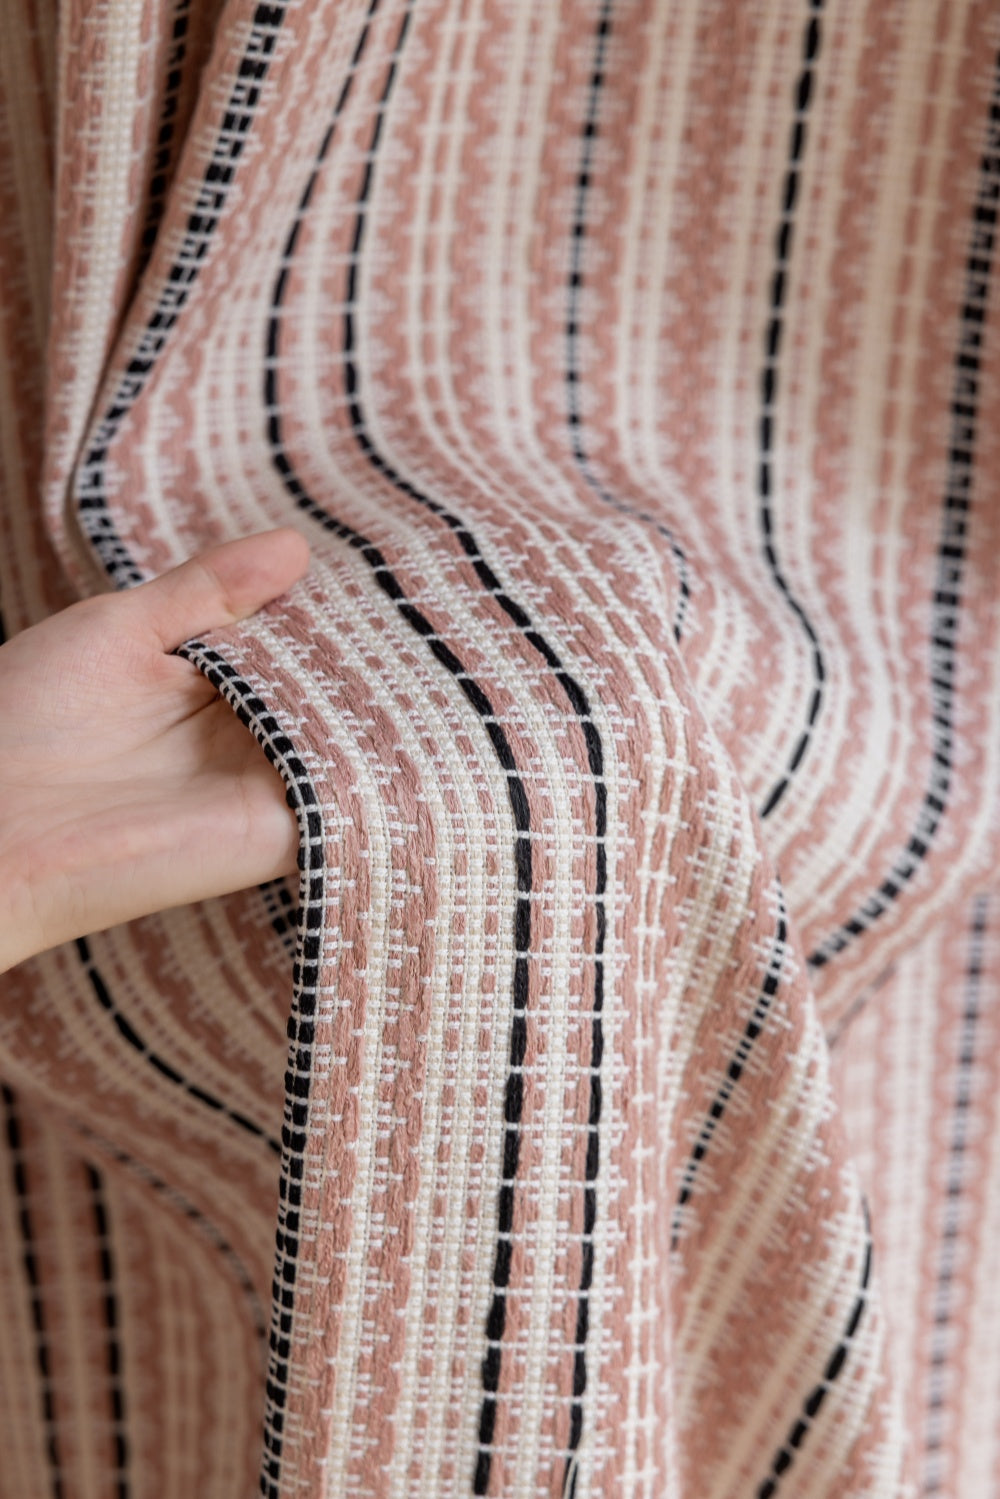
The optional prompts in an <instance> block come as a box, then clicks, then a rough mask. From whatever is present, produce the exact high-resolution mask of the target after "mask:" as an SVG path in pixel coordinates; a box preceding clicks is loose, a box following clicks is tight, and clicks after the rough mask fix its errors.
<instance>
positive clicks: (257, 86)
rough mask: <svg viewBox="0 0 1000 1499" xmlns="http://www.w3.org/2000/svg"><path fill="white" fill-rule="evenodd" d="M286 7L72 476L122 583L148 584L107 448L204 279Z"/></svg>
mask: <svg viewBox="0 0 1000 1499" xmlns="http://www.w3.org/2000/svg"><path fill="white" fill-rule="evenodd" d="M287 5H288V0H259V3H258V4H257V6H256V8H255V10H254V13H253V17H252V19H251V22H250V28H249V34H248V37H247V42H246V46H245V48H244V51H243V55H242V57H241V58H240V61H239V63H238V64H237V67H236V79H235V81H234V84H233V87H232V89H231V91H230V95H229V99H228V102H227V105H226V108H225V110H224V112H223V117H222V122H221V128H220V130H219V133H218V135H217V136H216V140H215V145H214V147H213V150H212V154H211V157H210V159H209V162H208V165H207V167H206V170H205V174H204V176H203V178H202V183H201V187H200V188H199V191H198V195H197V198H196V199H195V204H194V208H193V209H192V211H191V213H190V214H189V215H188V219H187V223H186V225H185V228H184V232H183V234H182V236H181V240H180V245H179V247H178V250H177V254H176V255H175V257H174V259H173V262H172V263H171V265H170V266H169V268H168V269H167V272H166V275H165V277H164V281H163V284H162V286H161V290H160V295H159V297H158V298H157V301H156V305H155V307H154V309H153V311H152V313H151V314H150V316H149V318H148V319H147V321H146V325H145V327H144V329H143V331H142V333H141V334H140V336H139V339H138V343H137V345H136V348H135V351H134V353H133V354H132V357H131V359H130V360H129V362H128V364H127V365H126V367H125V371H124V373H123V375H122V377H121V379H120V381H119V383H118V388H117V390H116V392H115V394H114V396H113V397H112V399H111V402H110V404H109V405H108V406H107V407H106V408H105V410H104V413H103V415H102V417H101V419H100V421H99V422H98V423H97V426H96V428H95V430H94V434H93V437H92V439H91V441H90V444H89V446H88V448H87V451H86V454H85V456H84V458H83V460H82V461H81V463H80V465H79V467H78V468H77V470H76V472H75V474H74V477H73V485H72V494H73V499H74V501H75V504H76V516H77V521H78V524H79V526H80V530H81V532H82V533H83V535H84V536H85V537H86V538H87V539H88V541H89V542H90V544H91V546H92V547H93V549H94V552H95V554H96V556H97V558H98V559H99V561H100V563H101V565H102V567H103V568H104V571H105V573H106V574H107V576H108V578H109V579H110V580H111V581H112V582H113V583H114V585H115V586H116V587H118V588H128V587H132V586H134V585H135V584H136V583H141V582H143V573H142V571H141V569H140V568H139V567H138V566H137V565H136V562H135V560H134V558H133V557H132V554H131V552H130V551H129V549H128V547H127V546H126V545H125V543H124V542H123V541H122V539H121V537H120V535H119V534H118V529H117V527H116V525H115V521H114V517H113V515H112V514H111V511H110V509H109V508H108V502H107V460H108V450H109V448H110V447H111V444H112V443H113V442H114V440H115V438H116V437H117V435H118V432H119V431H120V429H121V425H122V422H123V421H124V420H125V417H126V416H127V415H128V413H129V412H130V411H131V409H132V407H133V406H134V405H135V403H136V401H137V400H138V398H139V396H140V395H141V393H142V391H143V389H144V388H145V386H146V384H147V382H148V380H149V377H150V374H151V372H152V370H153V368H154V367H155V365H156V363H157V361H158V360H159V358H160V356H161V354H162V353H163V350H164V348H165V346H166V342H167V338H168V336H169V334H170V332H171V330H172V329H173V328H174V326H175V325H176V323H177V320H178V318H179V317H180V315H181V312H182V311H183V309H184V307H185V306H186V304H187V301H188V298H189V296H190V294H191V289H192V287H193V286H194V284H195V282H196V281H197V279H198V276H199V273H200V271H201V267H202V264H203V263H204V260H205V256H206V255H207V254H208V250H209V246H210V244H211V241H212V238H213V236H214V234H215V231H216V229H217V228H218V224H219V219H220V218H221V216H222V210H223V208H224V206H225V203H226V199H227V198H228V196H229V191H230V188H231V187H232V183H233V181H234V179H235V176H236V171H237V167H238V165H239V161H240V158H241V157H242V155H243V150H244V147H245V145H246V139H247V136H248V135H249V132H250V127H251V125H252V124H253V120H254V115H255V113H256V110H257V106H258V104H259V102H260V96H261V92H262V90H263V87H264V82H265V79H266V78H267V73H268V70H269V68H270V65H271V61H272V58H273V55H274V48H275V46H276V44H277V40H278V34H279V32H280V30H281V26H282V24H283V22H284V19H285V14H286V10H287Z"/></svg>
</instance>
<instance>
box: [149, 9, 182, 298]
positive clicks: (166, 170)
mask: <svg viewBox="0 0 1000 1499" xmlns="http://www.w3.org/2000/svg"><path fill="white" fill-rule="evenodd" d="M190 14H191V0H176V3H175V5H174V18H173V22H172V23H171V28H170V51H169V53H168V55H167V75H166V81H165V87H164V91H163V99H162V102H161V104H160V120H159V125H158V126H157V131H156V146H155V149H154V151H153V160H152V169H153V175H152V177H151V178H150V182H149V195H148V197H147V200H146V222H145V224H144V225H143V229H142V238H141V240H140V242H139V243H140V256H141V258H140V263H139V270H140V272H141V271H142V270H143V269H145V266H146V265H147V264H148V261H149V257H150V255H151V254H152V250H153V245H154V244H155V243H156V236H157V233H158V231H159V228H160V223H161V221H162V219H163V211H164V208H165V207H166V202H167V190H168V187H169V185H170V168H171V162H172V158H173V156H174V150H175V143H176V141H175V138H176V134H177V102H178V99H179V97H180V91H181V83H182V81H183V69H184V59H185V56H186V54H187V34H188V23H189V20H190Z"/></svg>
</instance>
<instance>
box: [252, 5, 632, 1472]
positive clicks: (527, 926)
mask: <svg viewBox="0 0 1000 1499" xmlns="http://www.w3.org/2000/svg"><path fill="white" fill-rule="evenodd" d="M377 3H378V0H372V4H371V5H370V8H369V12H368V16H367V18H366V22H365V28H364V30H363V32H362V34H361V37H360V39H359V43H358V47H357V48H356V50H355V54H354V57H353V59H352V64H351V71H350V73H349V75H348V78H347V79H346V80H345V84H344V87H343V89H342V91H341V95H340V98H339V99H338V102H337V105H336V108H335V111H334V117H333V119H332V120H331V123H330V125H329V126H328V128H327V130H326V132H325V134H324V137H323V140H322V142H321V144H320V148H319V151H318V153H317V158H316V161H315V163H314V166H313V170H312V172H311V173H310V176H309V179H308V181H307V183H306V187H305V189H304V192H303V195H302V198H301V200H300V203H299V208H298V211H297V213H296V216H295V220H294V221H293V224H292V227H291V229H290V231H289V234H288V237H287V240H286V244H285V255H284V258H283V264H282V267H281V271H280V273H279V275H278V277H277V279H276V282H275V287H274V294H273V297H272V312H271V317H270V320H269V323H268V330H267V346H266V362H265V384H264V402H265V409H266V411H267V431H268V439H269V442H270V444H271V448H272V454H273V462H274V466H275V468H276V470H277V472H278V473H279V474H280V475H281V477H282V480H283V482H284V484H285V487H286V490H287V492H288V493H289V494H290V495H291V496H292V498H294V499H295V501H296V504H297V505H298V506H299V507H300V508H301V509H302V510H304V511H305V513H306V514H307V515H309V516H310V517H311V518H312V519H313V520H315V521H317V523H318V524H320V525H321V526H323V528H324V529H325V530H326V531H328V532H330V533H332V534H334V535H336V536H338V537H340V538H341V539H342V540H344V541H346V542H347V543H348V544H349V545H350V546H352V547H353V548H355V549H356V550H358V551H359V552H360V554H361V556H362V557H363V558H364V559H365V561H366V562H367V563H368V565H369V566H370V567H371V569H372V572H373V575H374V577H375V579H376V582H377V583H378V585H379V587H380V588H381V589H382V590H383V592H384V593H386V595H387V596H388V597H389V598H390V599H391V600H392V601H393V603H394V604H395V605H396V607H397V609H398V610H399V612H400V614H401V615H402V617H403V618H404V619H405V620H406V621H407V623H408V624H409V625H410V626H411V627H412V628H413V629H414V630H415V631H416V633H417V634H418V635H420V636H421V637H422V638H423V639H424V640H425V643H426V644H427V645H428V647H429V648H430V650H431V652H432V653H433V654H434V656H435V657H436V659H437V660H438V661H439V662H440V663H441V664H442V665H443V666H444V667H445V668H446V669H447V670H449V671H450V672H451V673H452V674H453V676H454V677H455V679H456V681H458V683H459V685H460V687H461V688H462V691H463V692H464V694H465V696H466V698H467V699H468V701H469V702H470V704H471V705H472V707H473V708H474V709H475V710H476V712H477V713H479V714H480V716H481V717H482V718H483V719H484V722H485V727H486V731H487V734H488V736H489V738H490V740H491V743H492V746H493V749H494V752H495V754H496V755H497V757H498V759H499V761H500V764H501V766H502V767H503V768H504V769H505V771H506V773H507V789H508V797H509V800H510V804H511V809H512V812H513V816H514V825H515V832H516V838H515V848H514V863H515V870H516V875H517V888H518V898H517V902H516V905H515V913H514V954H515V962H514V978H513V995H512V1016H511V1033H510V1045H509V1057H510V1071H509V1074H508V1078H507V1084H506V1087H505V1094H504V1121H505V1122H504V1137H503V1145H502V1153H501V1162H502V1166H501V1186H500V1191H499V1194H498V1209H497V1212H498V1231H497V1247H496V1251H495V1255H494V1270H493V1293H492V1298H491V1301H490V1306H489V1309H488V1312H487V1318H486V1342H487V1350H486V1354H485V1356H484V1359H483V1367H482V1378H483V1401H482V1406H481V1409H480V1420H479V1451H478V1455H477V1459H476V1467H475V1472H474V1474H473V1491H474V1492H475V1493H476V1494H485V1493H486V1492H487V1491H488V1488H489V1483H490V1475H491V1471H492V1455H493V1447H492V1443H493V1435H494V1429H495V1423H496V1416H497V1401H498V1390H499V1383H500V1372H501V1367H502V1346H503V1334H504V1328H505V1325H506V1310H507V1297H508V1284H509V1278H510V1270H511V1259H512V1253H513V1241H512V1231H513V1221H514V1220H513V1213H514V1183H515V1179H516V1175H517V1169H518V1163H519V1159H520V1127H521V1114H522V1108H523V1079H522V1071H521V1063H522V1061H523V1057H524V1054H525V1049H526V1045H527V1020H526V1013H525V1012H526V1008H527V995H528V961H529V958H530V954H531V942H532V933H531V928H532V912H531V902H530V899H529V892H530V888H531V878H532V863H531V840H530V834H531V828H530V819H529V811H528V801H527V796H526V794H525V790H524V785H523V781H522V779H521V775H520V772H519V770H518V768H517V765H516V761H515V759H514V756H513V752H512V749H511V746H510V743H509V741H508V740H507V737H506V734H505V733H504V731H503V730H502V728H501V727H500V725H499V723H498V722H497V721H496V715H495V714H494V712H493V709H492V705H491V704H490V702H489V699H488V697H487V695H486V694H485V692H484V691H483V689H482V687H481V686H480V685H479V684H478V683H477V682H475V681H474V680H473V679H472V678H471V676H470V675H469V673H468V672H466V670H465V668H464V666H463V665H462V663H461V661H460V659H459V658H458V656H456V655H455V653H454V652H453V651H452V650H451V648H450V647H449V646H448V645H447V644H446V643H445V642H444V641H443V640H441V639H440V638H439V637H438V636H437V635H436V633H435V631H434V628H433V626H432V624H431V622H430V621H429V620H428V619H427V618H426V616H425V615H423V614H422V612H421V611H420V610H419V609H417V608H416V606H415V605H413V604H412V603H411V602H410V601H409V599H408V598H407V597H406V595H405V593H404V591H403V589H402V586H401V584H400V582H399V580H398V578H397V577H396V575H395V573H394V572H393V571H392V570H391V568H390V567H389V565H388V564H387V562H386V560H385V557H384V556H383V554H382V552H381V551H380V550H379V549H378V548H377V547H376V546H374V545H373V543H372V542H371V541H370V540H369V539H368V538H367V537H365V536H363V535H361V533H359V532H357V531H356V530H354V528H353V527H350V526H348V525H347V524H345V523H344V522H342V521H340V520H339V519H337V518H336V517H335V516H333V515H331V514H330V512H329V511H328V510H326V509H325V508H323V507H322V506H320V505H318V504H317V503H316V501H315V500H314V499H313V498H312V496H311V495H310V494H309V492H308V491H307V489H306V487H305V485H304V484H303V482H302V480H301V478H300V477H299V475H298V474H297V472H296V471H295V468H294V465H293V463H292V460H291V458H290V456H289V454H288V451H287V449H286V447H285V444H284V438H283V422H282V408H281V402H280V395H279V388H278V374H279V356H280V343H281V311H282V307H283V303H284V298H285V295H286V291H287V285H288V277H289V271H290V267H291V264H292V261H293V258H294V255H295V251H296V247H297V244H298V240H299V236H300V233H301V226H302V223H303V222H304V219H305V217H306V215H307V213H308V210H309V206H310V203H311V200H312V196H313V192H314V189H315V183H316V180H317V177H318V174H319V171H320V170H321V168H322V166H323V163H324V161H325V159H326V156H327V154H328V152H329V149H330V145H331V143H332V140H333V135H334V131H335V128H336V124H337V120H338V117H339V115H340V113H341V112H342V110H343V107H344V104H345V103H346V99H347V97H348V94H349V91H350V86H351V83H352V81H353V73H354V69H355V68H356V66H357V64H358V61H359V59H360V56H361V52H362V50H363V48H364V45H365V42H366V39H367V35H368V27H369V24H370V21H371V17H372V15H373V14H374V12H375V10H376V8H377ZM411 16H412V4H407V5H406V6H405V8H404V10H403V15H402V18H401V22H400V27H399V32H398V35H397V40H396V44H395V47H394V50H393V54H392V57H391V60H390V63H389V67H388V69H387V74H386V81H385V85H384V87H383V91H382V96H381V98H380V100H379V105H378V109H377V112H376V117H375V122H374V126H373V129H372V135H371V138H370V141H369V146H368V151H367V153H366V157H365V167H364V171H363V175H362V182H361V187H360V190H359V194H358V201H357V214H356V218H355V225H354V233H353V238H352V245H351V253H350V256H349V260H348V272H347V287H346V294H345V299H344V302H345V309H344V359H345V365H344V383H345V389H346V392H347V397H348V407H349V412H350V417H351V429H352V434H353V436H354V439H355V441H356V443H357V444H358V447H359V449H360V450H361V452H362V453H363V454H364V456H365V458H366V459H367V461H368V462H369V464H370V465H371V466H372V468H373V469H374V470H375V471H376V472H377V473H379V474H380V475H381V476H382V477H383V478H384V479H385V480H386V481H387V482H388V483H390V484H391V485H392V486H393V487H394V488H395V489H396V490H397V491H398V492H400V493H402V494H404V495H406V496H407V497H408V498H409V499H412V500H413V501H415V502H416V503H417V504H419V505H421V506H422V507H423V508H425V509H426V510H428V511H429V512H430V513H432V514H433V515H434V516H435V517H436V518H437V519H439V520H440V521H441V522H442V523H443V524H444V525H445V526H447V527H448V529H449V530H450V531H451V532H452V534H453V535H454V536H455V538H456V540H457V541H458V543H459V545H460V546H461V548H462V550H463V551H464V552H465V554H466V557H467V558H468V559H469V561H470V563H471V565H472V567H473V570H474V572H475V574H476V576H477V578H478V579H479V581H480V583H481V584H482V586H483V587H484V589H485V590H486V592H487V593H488V594H489V595H490V596H491V597H492V598H494V599H495V601H496V603H497V604H498V606H499V607H500V609H501V610H502V611H503V612H504V613H505V614H506V615H507V616H508V618H509V619H510V620H511V621H512V622H513V623H514V624H515V626H516V627H517V629H518V630H519V631H520V632H521V633H522V634H523V635H524V637H525V639H526V640H527V641H528V642H529V643H530V644H531V646H532V647H533V649H534V650H535V651H536V652H537V653H538V655H540V656H541V658H542V659H543V661H544V662H545V663H546V665H547V666H548V667H549V668H550V670H551V671H552V673H553V676H554V677H555V680H556V681H557V682H558V683H559V686H560V688H561V689H562V692H563V695H564V697H565V698H566V699H567V701H568V703H569V705H570V707H571V709H572V711H573V714H574V715H575V717H576V719H577V721H578V722H579V723H580V726H581V729H582V732H583V737H584V743H585V746H586V751H587V761H588V767H589V770H590V774H591V777H592V780H593V784H594V806H595V812H594V818H595V822H594V827H595V837H596V840H597V872H596V878H595V891H594V900H595V918H596V938H595V953H594V974H595V977H594V1000H593V1007H592V1011H591V1058H592V1060H591V1102H590V1119H589V1121H588V1132H589V1135H590V1141H591V1143H590V1146H589V1147H588V1151H587V1158H586V1181H585V1185H584V1203H583V1232H582V1236H581V1253H582V1270H581V1285H580V1291H579V1294H578V1309H577V1324H576V1334H575V1337H574V1366H573V1367H574V1375H573V1390H574V1394H573V1410H574V1412H575V1415H574V1416H573V1417H572V1421H573V1429H574V1430H575V1432H576V1436H575V1441H574V1442H573V1446H574V1447H575V1445H576V1444H577V1443H578V1442H579V1435H580V1430H581V1425H582V1406H581V1405H580V1398H581V1397H582V1394H583V1389H584V1387H585V1384H586V1336H587V1327H588V1322H589V1316H588V1302H589V1291H590V1285H591V1280H592V1275H593V1230H594V1220H595V1216H596V1188H595V1185H594V1183H595V1180H596V1175H597V1171H598V1166H599V1160H600V1150H599V1133H598V1130H599V1118H600V1099H601V1083H600V1058H601V1055H602V1052H603V1021H602V1010H603V1002H604V963H603V949H604V942H605V922H606V912H605V895H606V883H607V859H606V851H605V846H604V840H605V836H606V831H607V800H606V797H607V793H606V787H605V784H604V752H603V745H602V742H601V736H600V733H599V730H598V729H597V726H596V724H595V723H594V720H593V717H592V714H591V710H590V704H589V701H588V699H587V697H586V694H585V693H584V691H583V689H582V688H581V687H580V685H579V683H578V682H577V681H576V680H575V678H573V677H572V676H571V675H570V673H569V672H567V671H566V669H565V667H564V666H563V664H562V661H561V659H560V657H559V656H558V654H557V652H556V651H555V650H554V648H553V647H552V646H551V644H550V643H549V642H548V641H547V640H546V639H545V637H544V636H543V635H542V634H541V632H540V631H539V630H538V629H537V628H536V626H535V625H534V623H533V621H532V619H531V617H530V615H529V614H528V612H527V611H526V610H525V609H524V608H523V607H522V606H521V605H520V604H519V603H517V602H516V601H515V600H514V599H513V598H512V597H511V596H510V595H509V594H508V593H507V592H506V590H505V589H504V587H503V586H502V584H501V583H500V580H499V579H498V577H497V575H496V574H495V572H494V571H493V569H492V567H491V566H490V565H489V563H488V562H487V560H486V557H485V555H484V554H483V552H482V549H481V548H480V545H479V542H478V541H477V539H476V538H475V536H474V535H473V534H472V532H471V531H470V530H469V528H468V527H467V526H466V524H465V522H464V521H463V520H462V519H461V518H460V517H459V516H457V515H455V514H454V513H453V512H452V511H450V510H449V509H448V508H447V507H446V506H445V505H443V504H442V503H441V502H439V501H437V500H434V499H432V498H431V497H430V496H429V495H427V494H426V493H425V492H424V491H422V490H421V489H419V488H418V487H417V486H416V485H415V484H413V483H412V482H411V481H410V480H408V479H406V478H405V477H404V476H403V475H402V474H401V473H400V472H399V471H398V470H397V469H396V468H395V467H394V465H393V464H392V463H391V462H390V461H389V460H388V459H387V458H386V457H385V455H384V454H383V453H382V452H380V451H379V449H378V448H377V447H376V445H375V442H374V440H373V439H372V437H371V435H370V432H369V424H368V421H367V417H366V414H365V411H364V407H363V403H362V398H361V376H360V370H359V367H358V364H357V357H356V350H357V333H356V329H355V311H354V309H355V307H356V305H357V288H358V274H359V267H360V264H361V261H362V254H363V248H364V243H365V231H366V226H367V211H368V202H369V198H370V195H371V190H372V185H373V182H374V176H375V169H376V162H377V159H378V150H379V145H380V141H381V136H382V131H383V128H384V122H385V119H386V106H387V104H388V100H389V97H390V94H391V92H392V88H393V84H394V81H395V78H396V73H397V69H398V63H399V58H400V56H401V53H402V49H403V46H404V44H405V41H406V36H407V32H408V29H409V25H410V19H411Z"/></svg>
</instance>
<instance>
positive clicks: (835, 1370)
mask: <svg viewBox="0 0 1000 1499" xmlns="http://www.w3.org/2000/svg"><path fill="white" fill-rule="evenodd" d="M861 1206H862V1210H863V1212H864V1219H865V1249H864V1254H863V1256H862V1260H861V1284H860V1286H859V1288H858V1294H857V1298H856V1300H855V1302H854V1305H853V1306H852V1308H851V1313H850V1316H849V1317H848V1319H847V1323H846V1326H845V1327H844V1331H843V1333H842V1334H841V1337H840V1341H839V1342H838V1343H837V1346H836V1347H835V1348H834V1350H833V1352H832V1353H831V1354H830V1357H829V1358H828V1359H827V1361H826V1364H825V1366H824V1368H823V1374H822V1378H821V1379H820V1380H819V1381H818V1383H817V1384H816V1385H815V1386H814V1387H813V1389H812V1390H811V1391H810V1392H809V1394H808V1395H807V1396H806V1399H805V1400H804V1401H803V1403H802V1411H801V1414H800V1415H799V1416H797V1417H796V1419H795V1422H794V1423H793V1425H792V1427H791V1430H790V1431H789V1433H788V1435H787V1436H786V1438H785V1440H784V1442H783V1443H782V1444H781V1446H780V1447H779V1448H778V1451H777V1452H776V1453H775V1455H774V1458H773V1459H772V1462H771V1471H770V1472H769V1473H768V1475H767V1477H766V1478H765V1479H764V1481H763V1483H761V1484H760V1485H758V1488H757V1490H756V1499H773V1496H774V1495H775V1494H776V1493H777V1492H778V1486H779V1484H780V1483H781V1481H782V1479H783V1477H784V1475H785V1474H786V1473H787V1472H788V1470H789V1468H790V1467H791V1466H792V1464H793V1463H794V1461H795V1457H796V1454H797V1453H798V1452H799V1451H800V1449H801V1447H802V1444H803V1442H804V1441H805V1439H806V1437H807V1436H808V1435H809V1432H810V1431H811V1430H812V1427H813V1424H814V1423H815V1421H816V1418H817V1417H818V1415H819V1413H820V1411H821V1409H822V1408H823V1406H824V1404H825V1403H826V1397H827V1396H828V1395H829V1393H830V1391H831V1390H832V1388H833V1386H834V1384H835V1383H836V1381H837V1380H838V1379H839V1378H840V1376H841V1374H842V1373H843V1371H844V1367H845V1365H846V1364H847V1360H848V1357H849V1355H850V1351H851V1345H852V1344H853V1342H854V1339H855V1337H856V1336H857V1331H858V1328H859V1327H860V1325H861V1319H862V1317H863V1316H864V1312H865V1308H866V1306H867V1305H868V1287H869V1285H870V1283H871V1274H872V1234H871V1223H870V1220H869V1214H868V1204H867V1202H865V1201H864V1199H862V1203H861Z"/></svg>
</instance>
